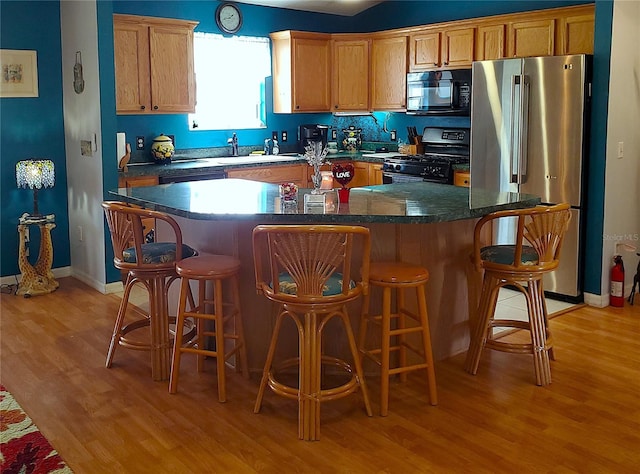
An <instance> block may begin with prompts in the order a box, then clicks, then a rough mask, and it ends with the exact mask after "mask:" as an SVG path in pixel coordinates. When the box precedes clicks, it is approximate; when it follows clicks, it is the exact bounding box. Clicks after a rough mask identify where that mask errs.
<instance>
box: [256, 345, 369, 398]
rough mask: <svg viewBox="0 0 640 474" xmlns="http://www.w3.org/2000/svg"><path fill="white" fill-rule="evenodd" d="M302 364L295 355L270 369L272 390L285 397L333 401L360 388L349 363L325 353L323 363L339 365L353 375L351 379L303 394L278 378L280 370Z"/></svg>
mask: <svg viewBox="0 0 640 474" xmlns="http://www.w3.org/2000/svg"><path fill="white" fill-rule="evenodd" d="M299 365H300V358H299V357H294V358H291V359H287V360H284V361H282V362H281V363H280V364H278V366H277V367H273V368H272V370H270V371H269V374H268V385H269V388H270V389H271V390H273V391H274V392H275V393H277V394H278V395H282V396H283V397H286V398H290V399H292V400H299V399H300V398H301V397H306V398H308V399H314V400H322V401H331V400H337V399H339V398H342V397H345V396H347V395H349V394H351V393H353V392H355V391H356V390H357V389H358V385H359V382H358V378H357V376H356V374H355V372H354V370H353V368H352V367H351V365H350V364H349V363H347V362H346V361H344V360H342V359H338V358H336V357H330V356H326V355H323V356H322V365H332V366H334V367H338V368H340V369H342V370H343V371H344V372H346V373H347V374H350V375H351V377H350V378H349V380H348V381H347V382H345V383H343V384H340V385H338V386H336V387H332V388H324V389H320V391H319V392H318V393H312V394H306V395H305V394H302V393H301V392H300V390H299V389H298V387H293V386H291V385H287V384H284V383H282V382H279V381H278V380H276V374H277V372H278V371H279V370H282V369H285V368H288V367H296V366H299Z"/></svg>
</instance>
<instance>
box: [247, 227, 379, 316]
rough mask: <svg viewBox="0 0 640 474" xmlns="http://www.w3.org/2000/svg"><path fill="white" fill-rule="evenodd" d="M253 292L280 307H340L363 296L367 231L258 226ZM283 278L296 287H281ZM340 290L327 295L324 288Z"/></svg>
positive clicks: (349, 228)
mask: <svg viewBox="0 0 640 474" xmlns="http://www.w3.org/2000/svg"><path fill="white" fill-rule="evenodd" d="M253 252H254V262H255V276H256V290H257V291H258V292H259V293H262V294H264V295H265V296H266V297H267V298H269V299H271V300H273V301H277V302H281V303H296V304H304V305H313V304H327V303H329V304H330V303H336V302H345V301H348V300H351V299H354V298H356V297H357V296H358V295H360V294H367V292H368V281H369V259H370V253H371V242H370V235H369V229H367V228H366V227H359V226H346V225H260V226H257V227H256V228H255V229H254V230H253ZM283 275H284V276H286V280H287V281H291V282H293V284H294V285H295V288H294V290H293V291H292V289H291V286H292V285H288V284H283V283H282V281H283ZM329 283H332V284H337V285H339V288H336V289H335V291H333V292H331V293H332V294H330V295H327V294H323V293H326V289H327V284H329Z"/></svg>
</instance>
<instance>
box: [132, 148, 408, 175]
mask: <svg viewBox="0 0 640 474" xmlns="http://www.w3.org/2000/svg"><path fill="white" fill-rule="evenodd" d="M397 155H398V152H389V153H369V152H363V151H360V152H339V153H331V154H329V155H327V160H328V161H329V162H331V161H337V160H355V161H368V162H374V163H376V162H377V163H382V161H383V160H384V159H385V158H386V157H389V156H397ZM296 163H306V160H305V158H304V157H303V156H302V155H300V154H298V153H288V154H283V155H245V156H229V157H210V158H207V157H198V158H192V157H191V156H190V155H188V154H176V155H175V156H174V159H173V160H172V162H171V163H169V164H166V165H160V164H156V163H152V162H149V163H140V164H134V165H131V164H130V165H129V166H128V167H127V171H120V172H119V175H120V176H121V177H125V178H132V177H137V176H159V177H166V176H175V175H177V174H180V175H198V174H206V173H211V172H215V171H219V170H226V169H233V168H252V167H259V166H276V165H286V164H296Z"/></svg>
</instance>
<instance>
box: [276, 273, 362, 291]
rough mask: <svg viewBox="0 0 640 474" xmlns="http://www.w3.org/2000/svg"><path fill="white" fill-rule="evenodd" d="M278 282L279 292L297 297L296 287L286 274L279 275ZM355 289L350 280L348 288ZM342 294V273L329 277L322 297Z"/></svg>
mask: <svg viewBox="0 0 640 474" xmlns="http://www.w3.org/2000/svg"><path fill="white" fill-rule="evenodd" d="M278 279H279V282H280V292H281V293H285V294H287V295H297V294H298V287H297V285H296V283H295V282H294V281H293V278H292V277H291V275H289V274H288V273H281V274H280V276H279V277H278ZM355 287H356V282H355V281H353V280H351V282H350V283H349V288H350V289H353V288H355ZM340 293H342V273H334V274H333V275H331V276H330V277H329V279H328V280H327V282H326V283H325V285H324V288H323V290H322V296H333V295H339V294H340Z"/></svg>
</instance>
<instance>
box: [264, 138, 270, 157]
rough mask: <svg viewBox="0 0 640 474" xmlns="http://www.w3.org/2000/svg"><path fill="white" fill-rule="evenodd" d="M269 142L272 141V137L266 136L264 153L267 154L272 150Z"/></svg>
mask: <svg viewBox="0 0 640 474" xmlns="http://www.w3.org/2000/svg"><path fill="white" fill-rule="evenodd" d="M269 142H271V139H270V138H265V139H264V154H265V155H270V154H271V151H270V149H269Z"/></svg>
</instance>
